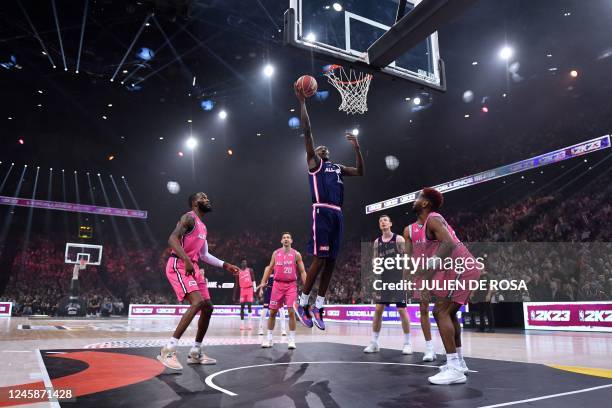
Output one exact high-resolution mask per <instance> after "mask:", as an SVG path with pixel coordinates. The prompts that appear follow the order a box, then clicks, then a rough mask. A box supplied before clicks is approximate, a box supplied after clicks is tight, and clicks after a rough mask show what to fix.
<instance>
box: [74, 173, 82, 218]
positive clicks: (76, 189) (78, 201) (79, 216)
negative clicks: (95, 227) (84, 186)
mask: <svg viewBox="0 0 612 408" xmlns="http://www.w3.org/2000/svg"><path fill="white" fill-rule="evenodd" d="M74 191H75V192H76V202H77V204H81V194H79V180H78V179H77V174H76V172H74ZM77 220H78V221H79V227H80V226H81V225H83V220H82V218H81V213H77Z"/></svg>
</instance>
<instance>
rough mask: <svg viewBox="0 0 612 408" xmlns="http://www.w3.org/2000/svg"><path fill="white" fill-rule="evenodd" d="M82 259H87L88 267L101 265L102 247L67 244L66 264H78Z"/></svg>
mask: <svg viewBox="0 0 612 408" xmlns="http://www.w3.org/2000/svg"><path fill="white" fill-rule="evenodd" d="M81 259H86V260H87V265H100V263H101V262H102V245H92V244H81V243H78V242H77V243H74V242H67V243H66V251H65V253H64V262H65V263H67V264H78V263H79V261H80V260H81Z"/></svg>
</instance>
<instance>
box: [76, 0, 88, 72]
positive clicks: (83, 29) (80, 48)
mask: <svg viewBox="0 0 612 408" xmlns="http://www.w3.org/2000/svg"><path fill="white" fill-rule="evenodd" d="M88 6H89V0H85V9H84V10H83V23H82V24H81V40H80V41H79V55H78V56H77V66H76V72H77V73H78V72H79V67H80V66H81V51H82V50H83V37H84V36H85V23H86V22H87V8H88Z"/></svg>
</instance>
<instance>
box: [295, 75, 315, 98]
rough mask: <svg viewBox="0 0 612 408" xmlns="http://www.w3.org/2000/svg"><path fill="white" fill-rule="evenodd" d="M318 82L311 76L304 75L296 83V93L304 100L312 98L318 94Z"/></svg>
mask: <svg viewBox="0 0 612 408" xmlns="http://www.w3.org/2000/svg"><path fill="white" fill-rule="evenodd" d="M317 88H318V85H317V80H316V79H314V78H313V77H311V76H310V75H302V76H301V77H299V78H298V80H297V81H295V91H296V92H297V93H299V94H300V95H302V96H303V97H304V98H310V97H311V96H313V95H314V94H315V93H317Z"/></svg>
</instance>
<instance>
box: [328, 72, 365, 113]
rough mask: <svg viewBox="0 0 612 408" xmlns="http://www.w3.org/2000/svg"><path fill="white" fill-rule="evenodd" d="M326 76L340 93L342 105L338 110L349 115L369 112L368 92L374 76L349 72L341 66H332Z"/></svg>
mask: <svg viewBox="0 0 612 408" xmlns="http://www.w3.org/2000/svg"><path fill="white" fill-rule="evenodd" d="M324 75H325V76H326V77H327V80H328V81H329V83H330V84H332V85H333V86H334V88H336V89H337V90H338V92H340V96H341V97H342V103H341V104H340V107H339V108H338V110H341V111H344V112H346V113H347V114H349V113H350V114H351V115H354V114H356V113H359V114H363V113H365V112H367V110H368V90H369V89H370V82H372V75H371V74H365V73H363V72H359V71H357V70H355V69H353V68H349V69H348V71H347V70H345V69H344V67H342V66H340V65H335V64H334V65H330V67H329V69H328V70H327V71H325V73H324Z"/></svg>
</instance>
